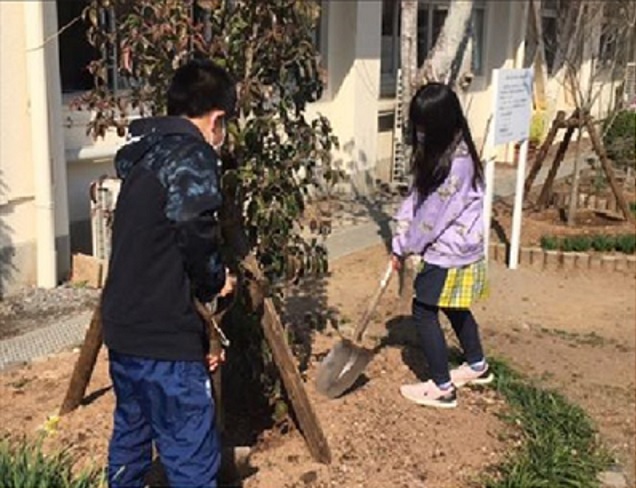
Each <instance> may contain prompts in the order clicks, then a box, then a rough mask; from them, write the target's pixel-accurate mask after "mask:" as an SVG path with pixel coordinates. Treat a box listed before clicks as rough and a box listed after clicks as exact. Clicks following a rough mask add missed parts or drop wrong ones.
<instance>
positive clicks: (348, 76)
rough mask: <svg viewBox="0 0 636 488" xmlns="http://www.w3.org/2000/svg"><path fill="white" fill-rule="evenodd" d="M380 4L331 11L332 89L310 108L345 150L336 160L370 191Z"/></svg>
mask: <svg viewBox="0 0 636 488" xmlns="http://www.w3.org/2000/svg"><path fill="white" fill-rule="evenodd" d="M381 19H382V2H381V1H380V0H342V1H340V0H339V1H337V2H333V1H332V2H328V7H327V23H328V24H327V38H328V45H327V46H326V47H327V49H328V53H327V73H328V81H327V90H326V92H327V93H326V95H325V97H324V98H323V100H321V101H319V102H317V103H314V104H312V105H310V106H309V108H308V115H309V117H310V118H311V117H313V116H315V115H316V114H319V113H320V114H322V115H324V116H326V117H328V118H329V120H330V121H331V123H332V126H333V128H334V132H335V134H336V136H338V138H339V141H340V150H339V151H335V153H334V161H335V162H336V163H337V164H338V165H339V166H340V167H341V168H342V169H344V170H345V172H346V173H347V174H349V175H350V176H351V177H352V178H351V179H352V182H353V185H354V187H355V188H356V190H358V191H360V192H362V193H365V192H366V191H367V190H368V185H369V180H371V181H372V180H373V178H374V171H375V167H376V162H377V159H378V148H377V133H378V126H377V124H378V101H379V96H380V33H381V30H380V28H381Z"/></svg>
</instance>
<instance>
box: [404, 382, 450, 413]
mask: <svg viewBox="0 0 636 488" xmlns="http://www.w3.org/2000/svg"><path fill="white" fill-rule="evenodd" d="M400 393H402V396H403V397H404V398H407V399H409V400H411V401H412V402H415V403H417V404H418V405H425V406H427V407H437V408H455V407H456V406H457V393H456V391H455V387H454V386H451V387H450V388H449V389H448V390H442V389H441V388H438V387H437V385H436V384H435V383H434V382H433V380H428V381H426V382H424V383H415V384H413V385H402V386H401V387H400Z"/></svg>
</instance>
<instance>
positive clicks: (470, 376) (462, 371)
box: [450, 363, 495, 388]
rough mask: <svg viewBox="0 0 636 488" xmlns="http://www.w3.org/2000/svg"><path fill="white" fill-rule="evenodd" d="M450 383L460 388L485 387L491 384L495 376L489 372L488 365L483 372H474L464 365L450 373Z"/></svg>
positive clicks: (466, 364)
mask: <svg viewBox="0 0 636 488" xmlns="http://www.w3.org/2000/svg"><path fill="white" fill-rule="evenodd" d="M450 377H451V381H452V382H453V384H454V385H455V386H456V387H457V388H460V387H462V386H464V385H487V384H488V383H492V382H493V380H494V379H495V375H494V374H492V372H491V371H490V367H489V366H488V363H486V367H485V368H484V370H483V371H475V370H474V369H473V368H471V367H470V366H469V365H468V363H464V364H462V365H461V366H459V367H457V368H453V369H452V370H451V372H450Z"/></svg>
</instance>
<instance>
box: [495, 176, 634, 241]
mask: <svg viewBox="0 0 636 488" xmlns="http://www.w3.org/2000/svg"><path fill="white" fill-rule="evenodd" d="M594 178H595V177H594V175H593V174H588V175H586V176H585V177H582V178H581V184H580V192H581V193H584V192H585V193H586V194H588V195H595V196H596V197H597V198H598V197H602V198H606V199H613V198H614V197H613V193H612V192H611V190H610V189H609V188H606V189H604V190H602V191H600V192H599V191H596V190H595V189H594V184H593V181H594ZM540 189H541V187H539V188H535V189H533V190H532V192H531V193H530V195H529V196H528V197H527V198H526V202H525V204H524V215H523V217H524V218H523V225H522V228H521V244H522V245H524V246H539V245H540V242H541V238H542V237H543V236H558V237H565V236H572V235H581V234H584V235H597V234H607V235H617V234H633V233H634V224H631V223H629V222H626V221H625V220H624V219H623V217H622V215H621V214H620V210H618V211H616V212H601V211H594V210H591V209H586V208H580V209H578V210H577V213H576V219H575V221H576V225H575V226H572V227H569V226H567V224H566V209H564V208H557V207H556V206H554V205H552V206H550V207H549V208H547V209H544V210H541V211H536V210H535V209H534V208H533V205H534V202H536V201H537V199H538V196H539V193H540ZM554 190H555V192H556V193H560V194H568V195H569V190H570V185H569V184H568V183H567V182H566V181H564V180H560V181H557V182H555V184H554ZM623 196H624V198H625V199H626V201H627V202H628V204H633V202H634V201H636V195H635V194H634V191H633V189H632V190H631V191H625V192H624V194H623ZM512 211H513V199H512V197H509V198H503V199H499V200H498V201H497V202H495V203H494V205H493V226H492V234H493V237H492V238H493V242H503V243H507V242H508V240H509V236H510V229H511V226H512Z"/></svg>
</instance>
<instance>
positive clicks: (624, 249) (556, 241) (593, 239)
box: [540, 234, 636, 254]
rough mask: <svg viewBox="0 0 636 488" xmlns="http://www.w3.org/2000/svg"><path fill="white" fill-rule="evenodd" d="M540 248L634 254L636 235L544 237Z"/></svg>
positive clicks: (635, 251)
mask: <svg viewBox="0 0 636 488" xmlns="http://www.w3.org/2000/svg"><path fill="white" fill-rule="evenodd" d="M540 246H541V248H542V249H543V250H545V251H563V252H587V251H590V250H594V251H597V252H612V251H616V252H621V253H624V254H634V253H636V234H619V235H608V234H596V235H572V236H566V237H556V236H553V235H544V236H542V237H541V240H540Z"/></svg>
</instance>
